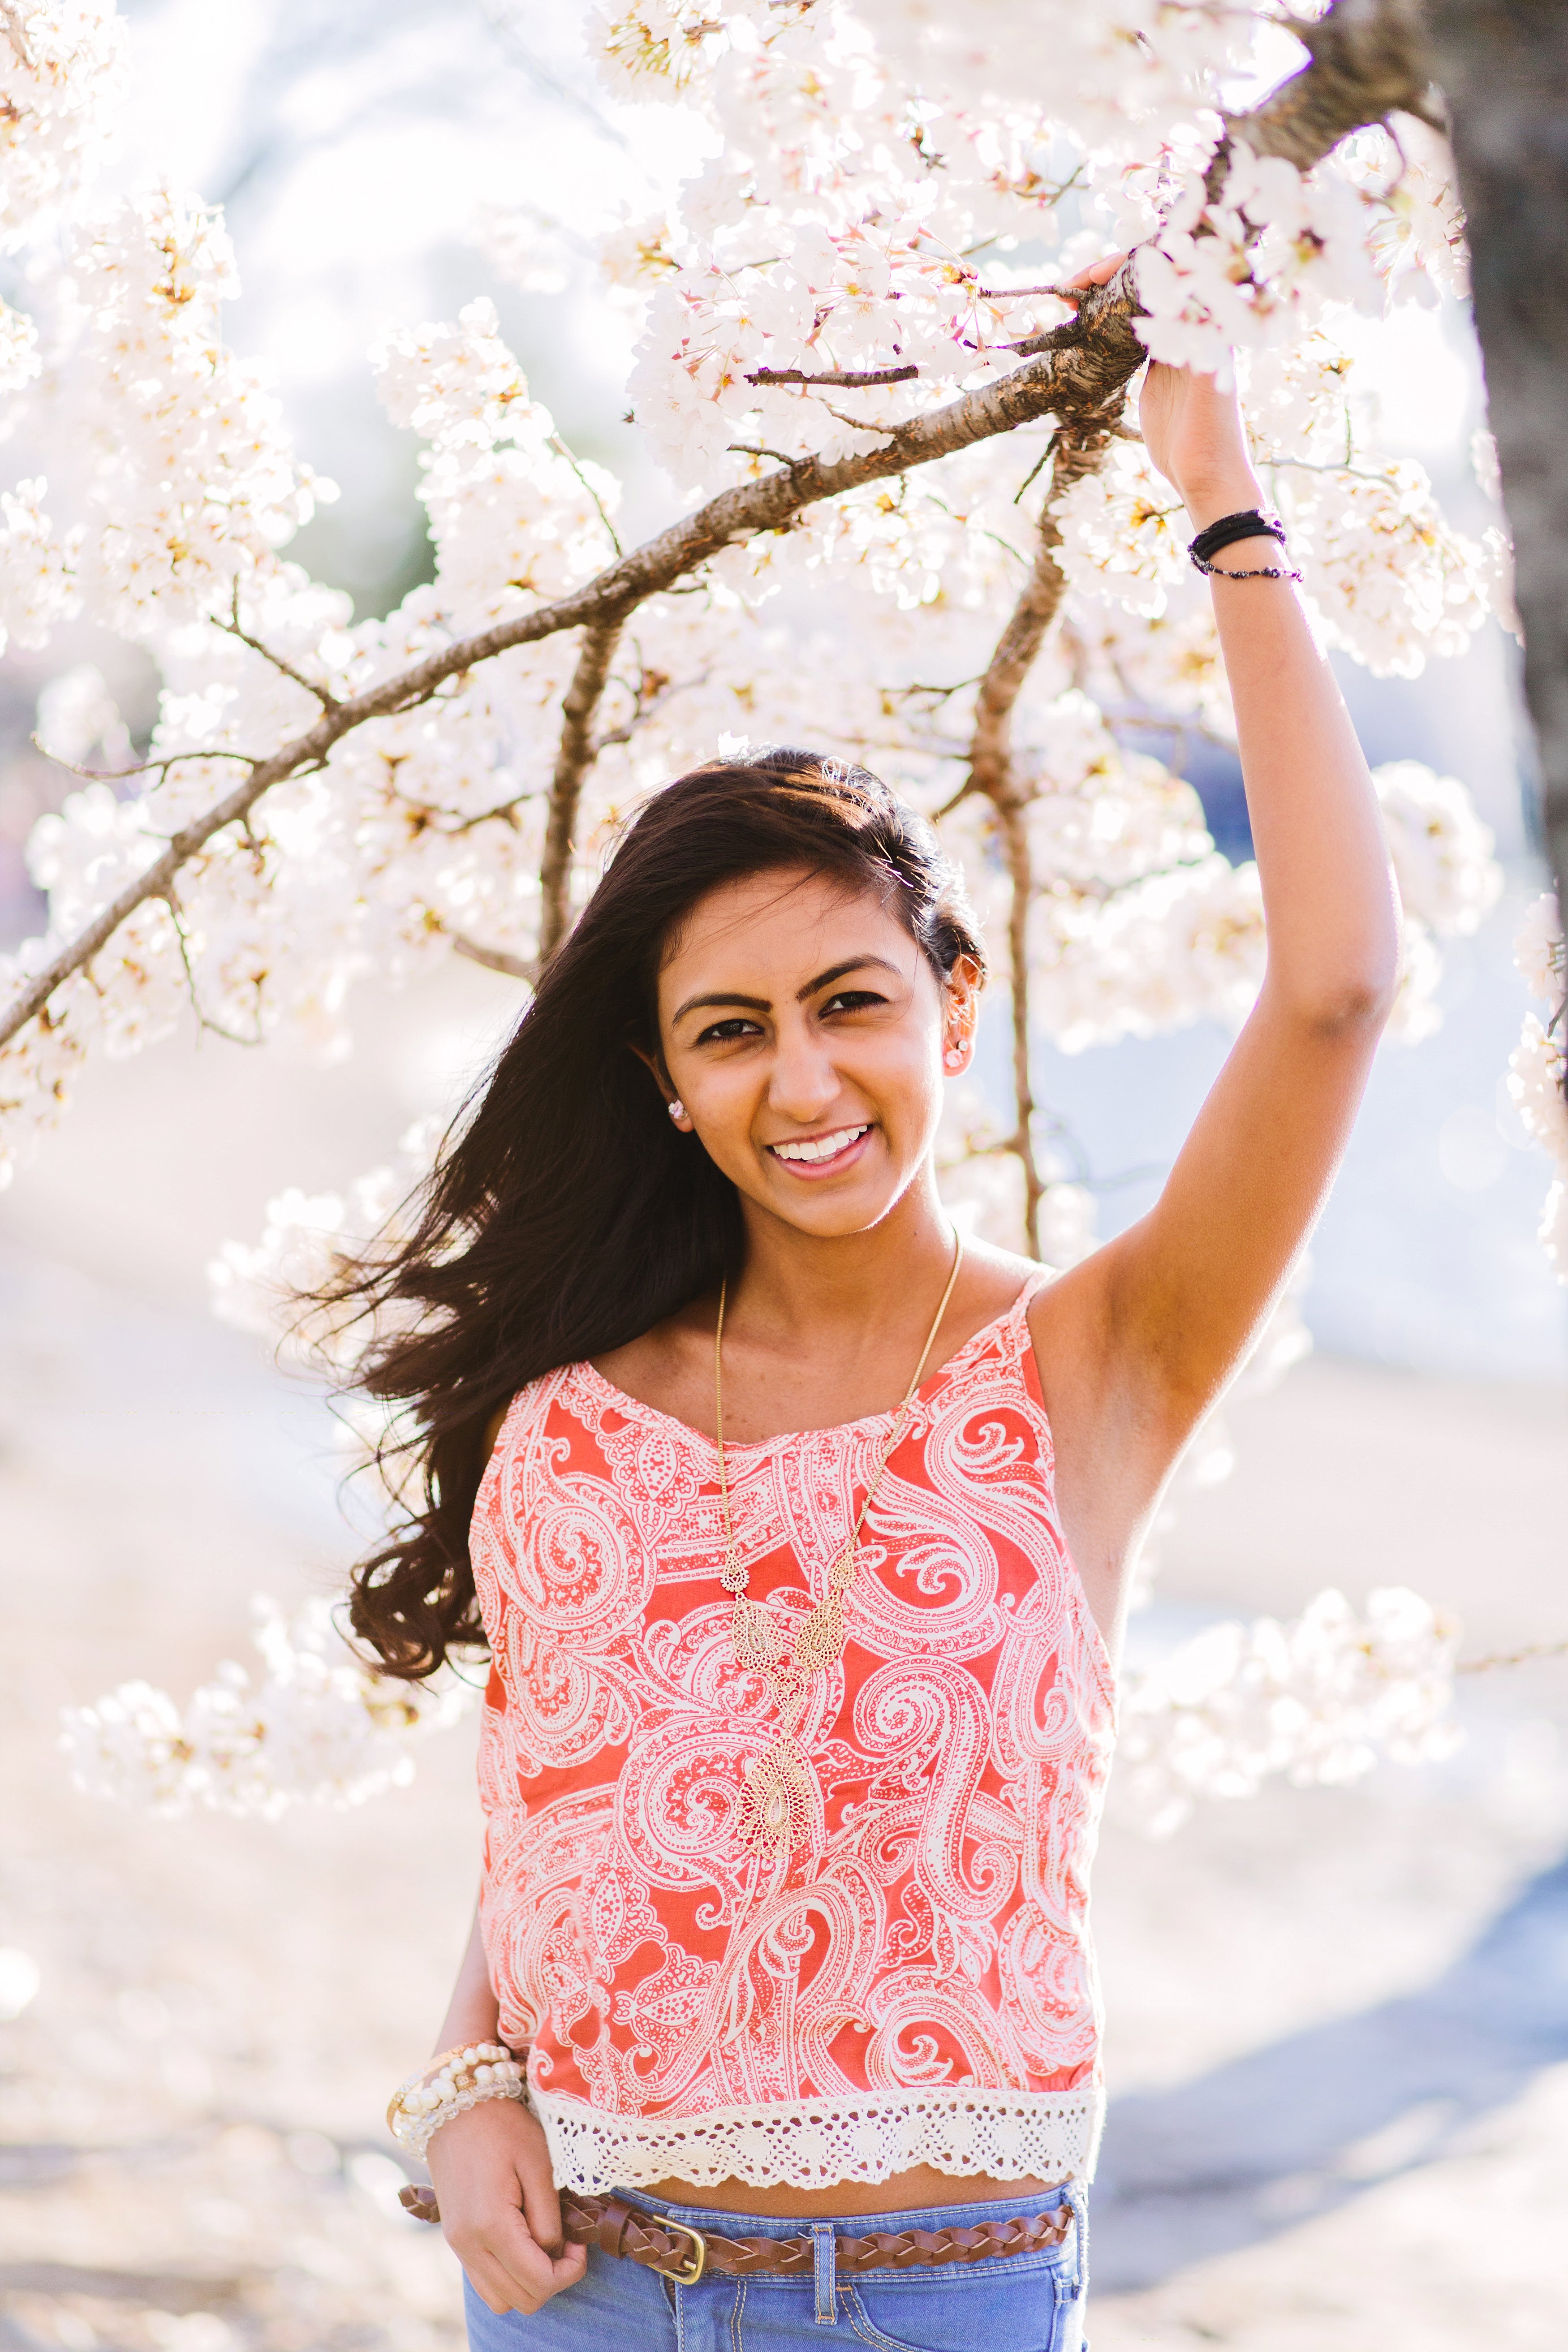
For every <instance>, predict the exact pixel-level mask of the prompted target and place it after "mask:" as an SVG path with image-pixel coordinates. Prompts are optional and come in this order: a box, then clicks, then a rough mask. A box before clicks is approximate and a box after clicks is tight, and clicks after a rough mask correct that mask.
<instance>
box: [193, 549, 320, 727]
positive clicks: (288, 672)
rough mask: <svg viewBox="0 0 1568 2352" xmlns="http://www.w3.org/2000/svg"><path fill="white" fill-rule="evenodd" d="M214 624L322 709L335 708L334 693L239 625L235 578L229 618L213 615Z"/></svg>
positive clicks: (237, 584)
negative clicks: (224, 618) (256, 655)
mask: <svg viewBox="0 0 1568 2352" xmlns="http://www.w3.org/2000/svg"><path fill="white" fill-rule="evenodd" d="M215 625H216V627H217V628H220V629H221V630H222V631H223V633H224V635H226V636H229V637H237V638H238V639H239V642H240V644H241V645H242V646H249V647H250V650H251V652H252V653H253V654H259V655H260V656H261V658H262V660H263V661H266V662H270V663H271V665H272V667H273V668H274V669H275V670H279V671H280V672H281V673H282V675H283V677H286V678H289V679H291V680H292V682H293V683H294V685H296V686H298V687H301V688H303V689H304V691H305V692H306V693H307V694H312V695H314V696H315V698H316V700H317V701H318V702H319V703H320V704H321V708H322V709H323V710H335V709H337V708H338V698H337V696H336V695H335V694H332V693H330V692H329V691H328V689H327V688H325V687H324V686H318V685H317V684H316V682H315V680H314V679H313V678H309V677H306V676H305V673H304V671H303V670H299V669H296V668H295V667H294V665H293V663H292V662H291V661H286V660H285V659H284V657H283V656H282V655H281V654H280V653H275V652H274V651H273V649H272V647H271V646H268V645H264V644H263V643H262V641H261V639H260V638H259V637H253V636H252V635H251V634H250V632H249V630H248V629H242V628H241V627H240V625H239V582H238V579H236V580H235V583H234V599H233V604H232V607H231V610H230V615H229V618H228V619H227V620H226V621H218V620H216V616H215Z"/></svg>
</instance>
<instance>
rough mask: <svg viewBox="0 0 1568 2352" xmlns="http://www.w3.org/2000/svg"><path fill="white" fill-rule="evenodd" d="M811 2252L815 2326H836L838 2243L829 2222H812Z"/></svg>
mask: <svg viewBox="0 0 1568 2352" xmlns="http://www.w3.org/2000/svg"><path fill="white" fill-rule="evenodd" d="M811 2245H812V2252H813V2254H814V2255H815V2257H816V2265H815V2267H816V2324H817V2326H818V2327H837V2325H838V2281H837V2267H838V2241H837V2238H836V2237H835V2236H834V2234H833V2224H832V2222H831V2221H814V2222H813V2223H812V2225H811Z"/></svg>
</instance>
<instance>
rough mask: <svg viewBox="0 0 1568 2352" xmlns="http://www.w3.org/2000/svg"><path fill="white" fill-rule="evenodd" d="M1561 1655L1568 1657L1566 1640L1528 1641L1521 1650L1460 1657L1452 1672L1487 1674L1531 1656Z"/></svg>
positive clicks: (1519, 1662)
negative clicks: (1478, 1656)
mask: <svg viewBox="0 0 1568 2352" xmlns="http://www.w3.org/2000/svg"><path fill="white" fill-rule="evenodd" d="M1563 1657H1568V1642H1530V1643H1526V1645H1525V1647H1524V1648H1523V1649H1522V1650H1500V1651H1497V1652H1494V1654H1492V1655H1491V1656H1490V1657H1488V1658H1461V1659H1460V1661H1459V1663H1458V1665H1457V1666H1456V1667H1455V1668H1454V1672H1455V1673H1456V1674H1457V1675H1489V1674H1490V1673H1492V1672H1493V1670H1494V1669H1495V1668H1497V1667H1499V1666H1522V1665H1525V1664H1528V1663H1529V1661H1530V1660H1531V1658H1563Z"/></svg>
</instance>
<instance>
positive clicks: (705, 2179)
mask: <svg viewBox="0 0 1568 2352" xmlns="http://www.w3.org/2000/svg"><path fill="white" fill-rule="evenodd" d="M529 2104H530V2105H531V2106H532V2108H533V2110H534V2112H535V2114H536V2115H537V2116H538V2117H539V2119H540V2121H541V2123H542V2125H543V2126H544V2135H545V2137H546V2139H547V2140H548V2141H549V2143H550V2157H551V2162H552V2166H553V2168H554V2172H555V2180H556V2185H557V2187H558V2188H562V2189H577V2190H578V2191H579V2192H581V2193H583V2194H586V2195H602V2194H603V2193H604V2192H605V2190H607V2189H639V2188H646V2187H647V2186H649V2185H651V2183H653V2182H654V2181H656V2180H689V2181H691V2182H693V2183H694V2184H696V2185H697V2186H699V2187H701V2188H710V2187H714V2186H716V2185H717V2184H718V2183H719V2182H720V2181H721V2180H743V2181H745V2182H747V2183H748V2185H749V2186H750V2187H752V2188H753V2189H772V2188H776V2187H781V2186H787V2187H789V2188H791V2189H820V2188H829V2187H832V2186H833V2184H834V2183H836V2182H837V2181H840V2180H887V2179H890V2178H891V2177H892V2176H893V2174H895V2173H898V2172H907V2171H908V2170H910V2168H911V2167H912V2166H914V2165H917V2164H929V2165H930V2166H931V2168H932V2169H933V2170H935V2171H937V2172H949V2173H955V2174H958V2175H960V2176H962V2177H965V2178H967V2177H969V2176H972V2175H974V2174H977V2173H984V2174H987V2175H989V2176H990V2178H991V2179H994V2180H1024V2179H1036V2180H1046V2181H1049V2182H1053V2183H1054V2182H1056V2181H1058V2180H1064V2179H1078V2178H1084V2179H1087V2178H1089V2175H1090V2174H1091V2173H1092V2171H1093V2169H1094V2158H1095V2154H1096V2151H1097V2148H1098V2144H1099V2140H1100V2105H1101V2102H1100V2089H1099V2086H1098V2085H1097V2084H1092V2083H1089V2084H1084V2085H1083V2087H1082V2088H1081V2089H1079V2090H1076V2091H984V2090H975V2089H967V2090H964V2089H958V2090H931V2091H876V2092H857V2093H853V2094H851V2095H849V2096H847V2097H846V2098H839V2099H815V2100H811V2101H808V2102H804V2103H800V2104H790V2105H782V2104H781V2105H777V2106H755V2107H710V2108H708V2109H707V2110H706V2111H705V2112H704V2113H703V2114H701V2115H696V2116H616V2115H607V2114H605V2112H604V2111H603V2109H601V2108H597V2107H590V2106H585V2105H583V2104H582V2102H581V2101H579V2100H576V2099H563V2098H554V2097H552V2095H551V2094H550V2093H549V2092H548V2091H539V2090H531V2091H530V2093H529Z"/></svg>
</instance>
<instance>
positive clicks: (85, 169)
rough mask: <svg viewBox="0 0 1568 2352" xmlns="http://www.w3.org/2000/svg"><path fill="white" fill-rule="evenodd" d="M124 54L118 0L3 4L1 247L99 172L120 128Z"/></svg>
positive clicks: (15, 241)
mask: <svg viewBox="0 0 1568 2352" xmlns="http://www.w3.org/2000/svg"><path fill="white" fill-rule="evenodd" d="M124 52H125V27H124V26H123V24H122V23H121V20H120V18H119V16H117V15H116V14H115V10H114V0H43V5H38V0H33V5H25V0H12V5H8V6H7V7H5V9H4V10H3V11H0V251H14V250H15V249H16V247H18V246H19V245H21V244H22V243H23V241H24V240H25V239H26V237H27V236H29V235H30V234H31V233H32V232H33V230H34V229H35V228H36V227H37V226H38V225H39V222H40V218H42V219H44V220H47V219H48V218H49V217H50V216H52V215H56V214H58V212H59V211H60V210H61V209H62V208H64V207H66V206H68V205H69V204H70V202H71V200H72V198H73V197H74V196H75V195H76V194H77V193H78V192H79V189H80V188H81V186H82V185H83V184H84V183H85V182H86V181H87V180H88V179H89V178H90V176H91V174H92V172H93V171H94V169H95V167H96V166H97V164H98V163H100V160H101V159H102V156H103V153H104V152H105V150H106V148H107V146H108V143H109V142H110V137H111V135H112V120H113V110H114V106H115V102H116V100H118V98H119V97H120V94H121V81H122V68H123V61H124Z"/></svg>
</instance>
